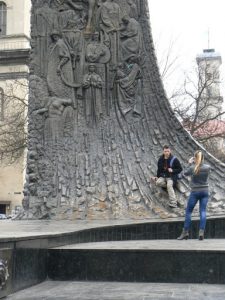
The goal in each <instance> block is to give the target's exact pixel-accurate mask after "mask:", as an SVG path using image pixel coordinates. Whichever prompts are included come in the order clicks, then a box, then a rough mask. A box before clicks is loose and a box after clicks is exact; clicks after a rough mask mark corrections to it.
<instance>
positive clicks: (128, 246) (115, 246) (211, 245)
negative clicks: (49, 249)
mask: <svg viewBox="0 0 225 300" xmlns="http://www.w3.org/2000/svg"><path fill="white" fill-rule="evenodd" d="M54 249H82V250H87V249H92V250H96V249H97V250H159V251H160V250H165V251H168V250H172V251H173V250H179V251H192V252H193V251H201V252H202V251H208V252H210V251H212V252H215V251H217V252H220V251H221V252H225V239H205V240H203V241H199V240H197V239H190V240H182V241H178V240H160V241H159V240H136V241H116V242H111V241H110V242H99V243H81V244H71V245H65V246H60V247H56V248H54ZM224 299H225V295H224Z"/></svg>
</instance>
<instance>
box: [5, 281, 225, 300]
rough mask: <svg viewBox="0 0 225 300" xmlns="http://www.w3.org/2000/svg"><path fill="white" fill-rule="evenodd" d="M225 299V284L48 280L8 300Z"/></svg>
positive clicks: (13, 295) (9, 297)
mask: <svg viewBox="0 0 225 300" xmlns="http://www.w3.org/2000/svg"><path fill="white" fill-rule="evenodd" d="M169 299H173V300H224V299H225V285H209V284H168V283H121V282H119V283H117V282H71V281H70V282H69V281H66V282H61V281H45V282H43V283H41V284H39V285H36V286H33V287H31V288H28V289H26V290H22V291H20V292H17V293H15V294H12V295H10V296H8V297H7V299H6V300H169Z"/></svg>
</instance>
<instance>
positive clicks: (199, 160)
mask: <svg viewBox="0 0 225 300" xmlns="http://www.w3.org/2000/svg"><path fill="white" fill-rule="evenodd" d="M203 161H204V155H203V153H202V151H200V150H198V151H196V152H195V168H194V173H195V174H198V173H199V170H200V166H201V164H202V163H203Z"/></svg>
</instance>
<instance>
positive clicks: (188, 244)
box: [56, 239, 225, 252]
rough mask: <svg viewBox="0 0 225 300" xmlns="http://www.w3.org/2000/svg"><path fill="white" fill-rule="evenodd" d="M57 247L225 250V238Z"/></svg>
mask: <svg viewBox="0 0 225 300" xmlns="http://www.w3.org/2000/svg"><path fill="white" fill-rule="evenodd" d="M56 249H93V250H95V249H99V250H107V249H109V250H112V249H114V250H129V249H130V250H143V249H145V250H181V251H201V252H204V251H213V252H214V251H222V252H225V240H224V239H220V240H216V239H208V240H204V241H199V240H187V241H186V240H183V241H178V240H160V241H157V240H155V241H154V240H152V241H141V240H139V241H116V242H100V243H82V244H73V245H66V246H63V247H57V248H56Z"/></svg>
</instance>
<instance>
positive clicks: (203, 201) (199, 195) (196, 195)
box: [184, 191, 209, 230]
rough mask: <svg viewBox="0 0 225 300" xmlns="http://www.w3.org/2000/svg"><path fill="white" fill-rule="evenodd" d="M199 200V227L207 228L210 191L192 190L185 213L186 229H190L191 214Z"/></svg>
mask: <svg viewBox="0 0 225 300" xmlns="http://www.w3.org/2000/svg"><path fill="white" fill-rule="evenodd" d="M198 200H199V213H200V226H199V229H203V230H205V225H206V207H207V203H208V200H209V193H208V191H198V192H191V194H190V196H189V198H188V203H187V208H186V214H185V222H184V230H189V228H190V226H191V214H192V211H193V209H194V207H195V205H196V204H197V202H198Z"/></svg>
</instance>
